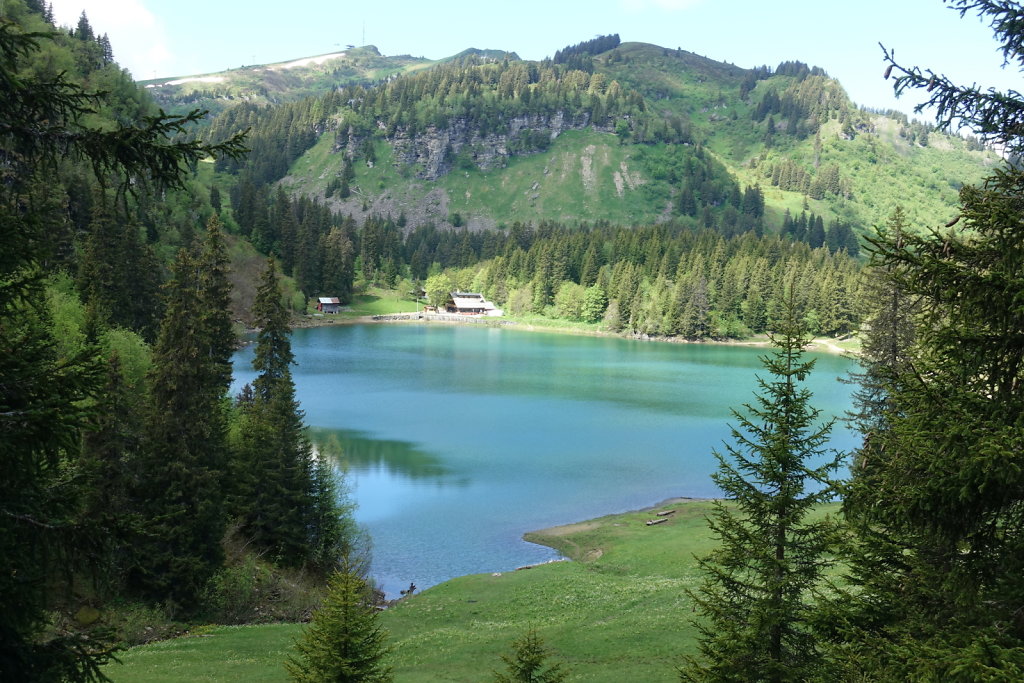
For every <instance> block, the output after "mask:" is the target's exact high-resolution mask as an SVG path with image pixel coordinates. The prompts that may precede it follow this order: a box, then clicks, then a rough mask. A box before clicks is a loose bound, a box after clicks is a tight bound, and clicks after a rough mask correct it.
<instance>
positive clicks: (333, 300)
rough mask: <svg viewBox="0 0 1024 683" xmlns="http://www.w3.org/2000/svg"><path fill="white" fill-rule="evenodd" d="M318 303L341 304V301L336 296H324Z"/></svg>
mask: <svg viewBox="0 0 1024 683" xmlns="http://www.w3.org/2000/svg"><path fill="white" fill-rule="evenodd" d="M317 302H318V303H321V304H340V303H341V299H339V298H338V297H336V296H322V297H319V298H318V299H317Z"/></svg>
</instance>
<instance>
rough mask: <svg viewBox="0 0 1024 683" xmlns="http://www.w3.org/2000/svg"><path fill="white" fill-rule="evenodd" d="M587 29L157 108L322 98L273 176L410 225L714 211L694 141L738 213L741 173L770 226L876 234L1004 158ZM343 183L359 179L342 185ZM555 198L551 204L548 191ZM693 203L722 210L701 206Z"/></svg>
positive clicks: (929, 208) (296, 70) (690, 217)
mask: <svg viewBox="0 0 1024 683" xmlns="http://www.w3.org/2000/svg"><path fill="white" fill-rule="evenodd" d="M606 38H607V37H603V38H601V39H599V40H606ZM616 39H617V37H616ZM596 42H597V41H588V42H587V43H581V44H580V45H578V46H572V48H567V49H566V51H565V52H564V53H563V52H562V51H560V53H559V55H560V57H561V59H562V60H563V61H562V62H561V63H557V62H555V61H554V60H552V59H546V60H543V61H540V62H537V61H529V60H520V59H517V58H516V54H515V53H514V52H506V51H497V50H476V49H472V48H471V49H468V50H465V51H463V52H461V53H459V54H457V55H453V56H452V57H449V58H445V59H442V60H424V59H422V58H419V59H417V58H412V57H409V56H408V55H405V56H401V57H384V56H382V55H380V53H379V52H378V51H377V49H376V48H375V47H373V46H367V47H362V48H354V49H352V50H347V51H346V52H345V53H327V54H326V55H319V56H316V57H312V58H301V59H298V60H290V61H289V62H281V63H278V65H266V66H263V67H260V68H261V71H259V72H256V71H254V70H253V69H248V70H247V71H244V72H239V73H244V74H247V75H248V78H249V80H248V81H245V80H244V79H242V81H244V83H242V84H241V85H238V84H235V85H231V84H230V83H229V84H228V85H227V86H224V87H223V88H222V89H221V91H220V93H219V94H218V90H217V88H215V87H210V88H207V89H206V90H205V91H204V90H203V89H202V87H206V86H202V82H201V81H198V82H197V83H198V84H193V85H192V86H188V85H187V84H179V85H180V86H181V87H183V90H182V91H179V92H174V91H165V90H163V89H162V88H161V89H160V92H157V93H154V96H155V97H156V99H157V101H158V102H159V103H161V105H165V104H169V105H174V104H178V105H183V104H185V103H186V102H187V103H189V104H197V103H198V104H203V105H204V106H205V104H206V103H205V102H203V101H202V100H203V97H207V98H213V99H214V100H218V101H217V102H216V104H215V106H211V107H209V108H210V109H211V110H215V111H214V114H215V115H220V114H225V113H229V112H230V110H231V109H232V108H233V107H237V106H238V105H239V104H240V103H242V102H244V103H247V104H248V105H251V106H258V107H261V106H284V105H286V104H287V103H288V102H298V101H300V100H302V99H303V98H309V97H313V98H320V99H319V100H318V101H317V103H315V104H312V105H309V107H308V108H313V109H317V108H319V109H321V110H323V113H322V115H320V116H319V118H318V119H317V120H316V122H304V123H299V124H296V125H297V126H299V127H300V128H301V129H302V130H304V131H305V132H303V133H302V137H303V138H304V140H305V142H303V143H302V144H301V145H296V144H293V143H292V142H290V141H289V142H287V143H284V146H285V147H288V148H289V149H291V150H292V151H295V150H297V149H298V148H300V147H301V153H300V154H296V155H293V156H292V157H290V158H288V159H287V160H284V166H281V162H278V163H277V166H279V167H281V168H282V170H280V171H277V172H276V173H275V174H273V175H272V177H265V178H264V179H263V181H272V182H278V181H280V182H282V183H283V185H284V186H285V187H287V188H289V190H290V191H291V192H293V193H296V194H307V195H309V196H311V197H313V198H316V199H319V200H321V201H324V202H325V203H326V204H328V205H329V206H331V208H332V209H333V210H335V211H339V212H342V213H344V214H346V215H349V216H352V217H354V218H366V217H368V216H370V215H374V214H378V215H384V216H386V217H390V218H392V219H393V220H398V219H399V218H401V217H402V216H403V214H404V217H405V219H406V221H407V222H408V221H409V220H410V219H411V220H412V222H411V223H410V224H409V226H410V228H411V227H416V225H420V224H425V223H428V222H430V223H434V224H437V225H439V226H442V227H464V226H468V227H471V228H483V227H497V226H500V225H503V224H508V223H509V222H511V221H513V220H559V221H573V220H583V221H586V220H599V219H608V220H612V221H616V222H623V223H644V222H659V221H665V220H682V221H684V222H685V221H690V222H693V223H695V224H697V223H700V222H702V221H703V222H704V223H706V224H707V223H709V222H710V221H712V220H714V221H718V222H721V218H722V217H721V215H720V214H722V213H723V212H725V213H728V209H727V208H726V207H727V204H728V202H727V201H726V198H725V197H720V196H718V194H716V193H715V192H712V193H710V194H709V193H707V192H703V193H702V192H701V191H700V188H699V187H698V185H699V184H700V183H701V182H703V181H701V180H699V179H698V180H693V178H694V175H693V174H694V173H695V172H696V171H694V168H693V161H692V152H693V151H694V150H702V151H701V153H702V154H705V153H706V154H708V155H711V156H712V157H714V159H715V160H716V162H717V163H720V164H722V165H723V166H724V167H725V168H726V170H727V172H728V173H729V174H730V175H731V176H732V178H733V180H734V183H735V184H736V185H737V189H734V190H732V191H731V192H732V196H733V200H734V204H736V206H735V208H736V209H738V208H739V206H738V203H737V202H735V198H736V195H737V193H741V192H743V188H744V186H747V187H758V188H760V190H761V191H763V193H764V200H765V219H764V220H765V225H764V227H765V229H768V230H783V229H785V228H786V226H787V220H788V218H787V213H788V217H789V218H795V217H796V216H798V215H800V214H802V213H811V214H817V215H821V216H825V217H826V220H827V221H829V222H844V223H846V224H849V225H852V226H853V227H854V229H855V230H857V231H858V232H868V231H870V230H872V229H873V227H874V226H877V225H880V224H882V223H884V221H885V219H886V217H887V216H888V215H889V214H890V213H891V212H892V210H893V209H894V208H895V206H896V205H897V204H899V203H904V202H905V203H907V204H908V206H906V207H905V208H906V209H907V211H908V215H909V218H910V219H911V221H913V222H914V223H915V224H917V225H918V226H921V227H923V226H927V225H935V224H939V223H942V222H945V221H946V220H948V218H949V214H950V213H951V212H952V211H953V207H954V206H955V203H956V200H957V196H956V195H957V190H958V189H959V187H960V186H961V185H962V184H967V183H973V182H976V181H978V180H980V179H981V177H983V175H984V172H985V169H987V168H990V167H991V166H992V165H994V164H995V163H997V161H998V156H997V155H995V154H993V153H992V152H991V151H986V150H983V149H981V147H980V145H978V144H976V142H974V141H971V140H969V139H963V138H959V137H957V136H946V135H943V134H941V133H938V132H936V131H935V130H934V129H933V128H932V127H930V126H927V125H925V124H921V123H919V122H916V121H913V122H912V121H910V120H909V119H908V118H907V117H906V116H904V115H902V114H898V113H894V112H885V113H879V112H871V111H868V110H865V109H860V108H857V107H856V106H855V105H854V104H853V103H852V102H851V101H850V100H849V97H848V96H847V95H846V92H845V90H844V89H843V88H842V85H841V84H840V83H839V82H838V81H836V80H835V79H833V78H831V77H829V76H828V74H827V72H825V71H824V70H823V69H821V68H819V67H809V66H807V65H806V64H802V63H800V62H784V63H782V64H780V65H779V66H778V67H777V68H775V69H771V68H769V67H766V66H762V67H756V68H753V69H744V68H742V67H738V66H735V65H732V64H728V63H725V62H717V61H715V60H712V59H709V58H706V57H703V56H701V55H698V54H695V53H691V52H688V51H685V50H682V49H679V48H676V49H670V48H664V47H660V46H657V45H653V44H650V43H640V42H627V43H618V42H615V43H614V47H612V48H611V49H603V48H604V47H605V46H606V45H608V44H609V43H607V42H605V43H601V45H600V46H599V47H600V48H602V49H601V51H598V52H596V53H592V52H588V48H589V45H590V43H596ZM334 54H338V56H337V57H336V58H333V59H330V57H332V55H334ZM324 58H327V59H324ZM307 60H309V61H307ZM317 60H319V62H318V61H317ZM281 65H294V66H292V67H291V68H289V69H285V68H283V67H282V66H281ZM275 66H277V68H276V69H275V68H273V67H275ZM223 73H230V72H223ZM254 76H255V77H258V78H257V80H260V79H261V80H260V82H261V83H262V85H260V84H259V83H256V82H254V81H253V77H254ZM201 86H202V87H201ZM176 87H177V86H176ZM232 87H234V88H236V90H237V91H238V92H236V93H235V94H232V93H231V92H230V90H231V88H232ZM245 88H249V94H248V95H247V94H244V93H243V92H242V91H243V90H244V89H245ZM189 89H191V93H192V94H193V95H197V97H189V96H188V95H187V91H188V90H189ZM153 90H155V89H151V92H153ZM162 96H166V97H165V99H164V101H161V97H162ZM367 102H369V104H367ZM232 117H233V118H232ZM246 117H247V118H245V121H246V122H247V124H246V125H256V128H254V131H256V135H259V134H260V133H259V131H258V129H259V126H260V125H261V124H259V122H258V119H259V117H260V114H258V113H257V112H255V110H249V111H248V113H247V114H246ZM232 121H234V123H232ZM241 121H242V117H240V116H237V115H233V114H230V113H229V115H228V118H227V119H223V118H221V121H220V123H218V122H217V121H216V120H215V121H214V123H213V124H212V128H213V129H214V130H215V131H218V132H217V134H218V135H224V134H225V133H226V131H227V130H231V129H244V126H243V125H242V123H241ZM253 122H255V124H254V123H253ZM283 125H287V126H291V125H292V123H288V124H283ZM232 126H233V128H232ZM289 130H291V132H290V133H283V135H285V137H288V138H289V140H290V138H291V137H292V136H293V135H294V134H295V131H296V130H297V129H296V128H292V129H289ZM585 130H589V131H590V132H591V133H599V134H601V135H603V136H605V137H603V138H600V137H598V138H594V137H593V136H585V137H588V139H589V140H590V142H588V143H587V144H586V145H583V146H582V147H580V148H576V147H574V146H573V145H572V144H569V145H566V144H563V142H564V140H565V139H562V140H560V138H562V136H563V133H566V132H570V131H585ZM279 137H280V135H279ZM572 139H573V138H568V140H570V141H571V140H572ZM257 146H258V145H257ZM276 146H277V147H281V146H282V144H281V143H280V142H278V143H276ZM591 147H593V149H592V150H591ZM618 148H622V149H621V150H620V149H618ZM588 150H590V151H588ZM598 150H600V153H599V154H597V155H596V156H595V154H594V153H595V152H597V151H598ZM566 154H567V155H569V156H571V157H573V159H572V162H571V164H569V166H570V167H573V168H574V169H575V170H571V169H570V170H566V172H565V173H563V174H560V175H559V176H558V177H559V178H562V179H565V181H566V183H568V184H563V185H561V186H560V185H559V183H557V182H552V181H553V180H554V178H553V177H551V174H550V173H544V170H543V168H542V169H541V172H540V174H539V175H538V174H537V173H535V172H533V171H529V172H525V170H524V168H522V164H523V163H525V162H524V161H523V160H525V159H527V158H530V157H533V156H536V155H540V157H543V158H550V159H552V160H555V159H558V158H561V157H559V155H563V156H564V155H566ZM613 157H614V158H615V161H614V163H613ZM627 157H628V158H627ZM602 159H605V160H606V161H607V162H606V163H597V164H596V165H595V160H598V161H600V160H602ZM630 160H632V161H630ZM687 160H689V161H687ZM640 161H644V163H643V164H640V163H639V162H640ZM553 163H554V162H553ZM565 163H568V162H565ZM565 163H562V164H561V165H562V166H563V167H565V168H567V169H568V168H569V167H566V166H565ZM680 164H682V166H680ZM527 165H529V164H527ZM542 166H543V167H544V168H546V167H548V166H550V164H543V165H542ZM641 166H644V168H641ZM284 167H287V171H284V170H283V168H284ZM513 167H516V168H513ZM455 170H458V171H459V174H460V176H459V177H456V176H455V175H453V174H452V172H453V171H455ZM549 170H550V169H549ZM506 171H507V173H506ZM233 172H243V169H242V168H235V169H234V171H233ZM517 174H518V175H517ZM698 175H700V174H699V173H698ZM342 176H346V178H345V180H344V183H345V184H346V185H347V186H348V190H347V191H346V192H342V193H341V194H340V195H339V194H338V193H336V192H334V190H336V189H337V188H338V185H339V184H340V183H341V182H342V181H341V178H342ZM526 176H530V177H526ZM587 178H589V179H590V180H587ZM627 179H629V181H627ZM425 183H426V184H430V187H429V188H428V187H426V186H425ZM353 190H354V191H353ZM545 194H546V195H547V196H548V197H549V198H552V199H551V201H543V196H544V195H545ZM691 194H692V195H694V199H691V198H690V195H691ZM484 197H487V198H488V199H487V200H486V201H485V200H483V198H484ZM588 197H589V199H587V198H588ZM558 198H560V199H561V201H559V200H558ZM691 205H692V206H691ZM497 207H501V208H500V209H498V208H497ZM702 207H704V208H710V211H711V212H712V213H713V214H716V216H717V217H714V216H708V215H702V213H701V212H702V211H703V209H702ZM706 213H707V212H706V211H704V214H706ZM726 220H727V221H732V222H733V223H735V219H734V218H733V217H732V216H727V217H726ZM748 227H749V226H748Z"/></svg>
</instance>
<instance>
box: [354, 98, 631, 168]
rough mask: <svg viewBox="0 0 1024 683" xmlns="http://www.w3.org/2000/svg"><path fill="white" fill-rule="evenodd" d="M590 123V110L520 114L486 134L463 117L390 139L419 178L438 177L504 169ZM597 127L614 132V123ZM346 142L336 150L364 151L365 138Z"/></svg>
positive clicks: (399, 160)
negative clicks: (513, 159) (511, 161)
mask: <svg viewBox="0 0 1024 683" xmlns="http://www.w3.org/2000/svg"><path fill="white" fill-rule="evenodd" d="M588 126H590V115H589V113H586V112H584V113H582V114H580V115H578V116H575V117H573V116H567V115H566V114H565V113H564V112H562V111H559V112H556V113H554V114H534V115H524V116H517V117H515V118H512V119H509V120H508V121H506V122H505V123H504V125H502V126H501V128H500V130H499V131H498V132H488V133H481V132H480V129H479V127H477V126H474V125H472V124H471V123H470V122H469V121H467V120H466V119H462V118H460V119H453V120H452V121H451V122H449V125H448V126H446V127H444V128H436V127H434V126H431V127H430V128H428V129H427V130H426V131H425V132H422V133H418V134H416V135H412V134H410V133H409V132H408V131H407V130H403V129H398V130H397V131H396V132H395V133H394V135H393V136H391V137H390V138H389V140H388V141H389V142H390V143H391V145H392V148H393V149H394V158H395V162H396V163H398V164H402V165H405V166H409V167H412V168H414V169H415V171H414V174H415V175H416V177H418V178H422V179H424V180H436V179H438V178H440V177H441V176H443V175H445V174H447V173H448V172H449V171H451V170H452V169H454V168H457V167H460V166H463V165H466V166H468V165H472V166H474V167H476V168H480V169H483V170H485V171H486V170H490V169H494V168H501V167H503V166H504V165H505V163H506V162H507V160H508V159H509V157H512V156H517V155H522V154H534V153H537V152H543V151H545V150H546V149H547V148H548V145H550V143H551V141H552V140H554V139H555V138H556V137H558V136H559V135H560V134H561V133H562V132H564V131H566V130H577V129H581V128H586V127H588ZM595 130H599V131H600V132H606V133H610V132H612V129H611V128H610V127H609V128H607V129H606V128H601V127H595ZM341 140H342V141H343V142H342V143H341V144H338V145H336V147H335V150H336V151H342V149H345V148H347V149H348V150H356V149H359V147H360V144H361V142H362V140H361V139H359V138H357V137H356V136H354V135H353V134H352V133H351V132H349V134H348V136H347V137H345V138H341Z"/></svg>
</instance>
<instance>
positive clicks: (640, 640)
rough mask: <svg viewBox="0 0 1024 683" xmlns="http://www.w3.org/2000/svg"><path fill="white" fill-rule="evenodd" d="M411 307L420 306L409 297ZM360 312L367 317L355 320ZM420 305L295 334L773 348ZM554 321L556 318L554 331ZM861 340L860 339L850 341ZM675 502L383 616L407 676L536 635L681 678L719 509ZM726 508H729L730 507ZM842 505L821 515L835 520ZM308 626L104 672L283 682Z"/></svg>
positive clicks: (442, 672) (562, 532)
mask: <svg viewBox="0 0 1024 683" xmlns="http://www.w3.org/2000/svg"><path fill="white" fill-rule="evenodd" d="M403 303H405V304H407V305H409V304H411V302H403ZM353 313H354V314H355V315H353ZM403 314H408V315H416V312H414V311H405V312H401V311H391V312H388V311H380V312H378V311H370V312H367V311H365V310H363V311H360V310H358V309H356V310H353V311H349V312H347V314H346V313H342V314H338V315H329V316H328V315H323V316H313V315H305V316H302V317H296V318H295V319H293V328H302V327H322V326H333V325H376V324H406V325H409V324H419V325H423V324H426V325H458V324H484V325H493V326H498V320H504V322H505V324H503V325H500V326H501V327H503V328H505V329H511V330H520V331H524V332H547V333H551V334H572V335H585V336H603V337H619V338H625V339H635V340H637V341H654V342H661V343H706V344H726V345H734V346H750V347H758V348H767V347H768V346H769V345H770V341H769V340H768V339H767V338H766V337H763V338H760V337H759V338H754V339H747V340H709V341H703V342H693V341H689V340H684V339H665V338H642V337H631V336H630V335H622V334H618V333H614V332H609V331H606V330H599V329H589V328H580V327H573V326H571V325H559V324H558V321H551V319H543V320H538V319H536V318H528V319H522V318H514V319H513V320H512V322H513V323H514V324H508V322H509V321H508V320H507V319H493V320H487V321H486V322H476V323H469V322H468V321H467V322H463V321H457V320H452V319H450V318H449V319H431V318H430V317H427V316H423V317H419V316H418V317H417V318H415V319H406V320H393V319H387V318H388V316H389V315H399V316H401V315H403ZM549 323H553V324H549ZM840 343H842V342H840V340H831V339H816V340H814V343H813V345H811V346H809V347H808V350H811V351H822V352H828V353H849V354H854V353H856V345H855V344H854V345H851V348H844V347H842V346H840ZM846 343H847V344H849V342H846ZM720 502H721V501H716V500H714V499H706V498H670V499H668V500H664V501H661V502H660V503H657V504H655V505H652V506H650V507H647V508H642V509H639V510H633V511H628V512H621V513H615V514H609V515H606V516H602V517H598V518H594V519H590V520H584V521H579V522H574V523H569V524H565V525H560V526H554V527H550V528H547V529H541V530H536V531H527V532H525V533H524V534H523V539H524V540H525V541H528V542H530V543H536V544H539V545H544V546H547V547H550V548H552V549H554V550H556V551H557V552H558V553H560V554H561V555H562V556H563V557H562V559H560V560H554V561H550V562H545V563H542V564H538V565H528V566H524V567H518V568H510V569H509V570H507V571H500V572H493V573H490V574H470V575H466V576H459V577H456V578H453V579H450V580H448V581H445V582H443V583H441V584H438V585H435V586H432V587H430V588H428V589H426V590H424V591H423V592H417V593H415V594H412V595H409V596H406V597H403V598H401V599H399V600H397V601H395V602H394V603H392V605H391V606H390V607H388V608H387V609H385V610H383V612H382V614H381V618H382V623H383V626H384V627H385V628H386V629H387V630H388V631H389V633H390V642H391V644H392V646H393V656H392V664H393V667H394V673H395V680H396V681H409V682H419V681H424V682H426V681H441V680H443V681H466V682H469V681H478V680H480V679H481V676H487V675H490V673H491V672H492V671H495V670H498V669H500V668H501V667H502V660H501V655H502V654H505V653H507V651H508V646H509V643H510V642H511V641H512V640H514V639H516V638H518V637H520V636H522V634H523V633H525V632H526V631H528V630H529V629H531V628H532V629H535V630H536V631H537V633H538V634H539V635H540V636H541V637H542V638H543V639H544V641H545V644H546V645H547V646H548V647H549V648H550V651H551V657H552V659H553V661H559V662H561V663H562V664H563V665H564V666H565V667H566V668H567V669H568V671H569V674H570V675H569V678H568V679H567V680H569V681H596V682H607V683H612V682H616V683H617V682H620V681H623V680H637V681H662V680H664V681H673V680H678V674H677V667H678V666H679V665H680V664H681V663H682V661H683V657H685V656H686V655H688V654H693V653H695V652H696V635H697V631H696V629H695V627H694V625H693V624H692V623H691V622H690V621H689V618H688V617H689V615H691V614H692V613H693V611H694V606H693V604H692V601H691V600H690V598H689V596H688V595H687V590H690V589H693V588H695V587H696V586H697V585H698V583H699V580H700V572H699V568H698V567H697V562H696V559H695V558H697V557H699V556H703V555H706V554H707V553H708V552H710V550H711V549H712V548H713V546H714V539H713V538H712V536H711V534H710V530H709V529H708V527H707V523H706V516H707V514H708V513H709V512H710V511H711V510H712V509H713V506H714V505H715V504H716V503H720ZM725 504H728V503H725ZM838 507H839V503H830V504H827V505H825V506H822V507H821V508H819V510H817V511H816V513H815V514H817V515H826V514H834V513H836V512H837V511H838ZM302 629H303V624H301V623H276V624H259V625H243V626H218V625H211V626H204V627H200V628H197V629H193V630H192V631H191V632H190V633H189V634H188V635H184V636H181V637H177V638H173V639H171V640H165V641H160V642H156V643H152V644H148V645H143V646H138V647H134V648H131V649H130V650H127V651H125V652H123V653H121V654H119V660H120V663H119V664H118V663H112V664H109V665H107V666H106V667H105V668H104V673H105V674H107V675H108V676H110V677H111V679H112V680H114V681H117V682H119V683H120V682H121V681H156V682H160V681H185V680H189V681H191V680H203V681H234V680H252V681H284V680H287V676H286V672H285V669H284V667H283V662H284V661H285V660H286V659H287V657H288V656H289V654H290V653H291V652H292V646H293V643H294V641H295V639H296V638H297V637H298V636H299V635H300V633H301V631H302Z"/></svg>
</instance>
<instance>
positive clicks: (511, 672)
mask: <svg viewBox="0 0 1024 683" xmlns="http://www.w3.org/2000/svg"><path fill="white" fill-rule="evenodd" d="M550 654H551V653H550V651H549V650H548V648H547V647H545V645H544V641H543V639H541V637H540V636H539V635H537V631H535V630H534V629H532V628H531V629H530V630H529V631H527V632H526V634H525V635H524V636H523V637H522V638H518V639H516V640H514V641H512V654H508V655H502V656H501V660H502V661H503V662H505V665H506V667H507V671H508V672H507V673H502V672H500V671H496V672H494V679H493V680H494V683H561V682H562V681H564V680H565V679H566V678H568V676H569V672H568V671H566V670H565V668H564V667H563V666H562V665H561V664H559V663H557V662H556V663H554V664H550V665H549V664H548V663H547V660H548V657H549V656H550Z"/></svg>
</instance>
